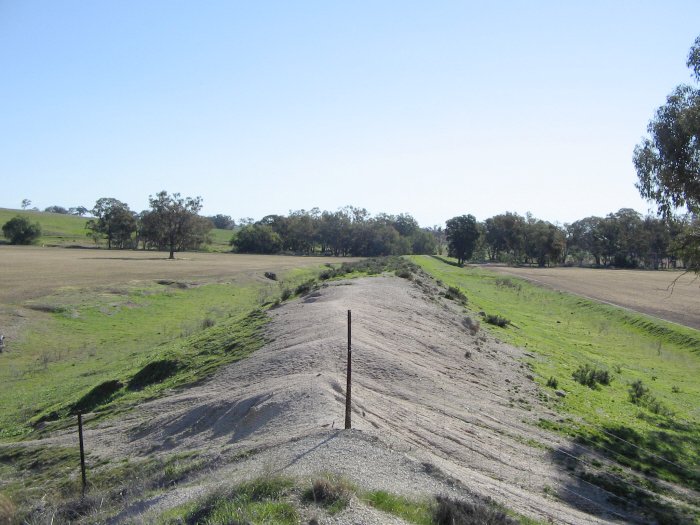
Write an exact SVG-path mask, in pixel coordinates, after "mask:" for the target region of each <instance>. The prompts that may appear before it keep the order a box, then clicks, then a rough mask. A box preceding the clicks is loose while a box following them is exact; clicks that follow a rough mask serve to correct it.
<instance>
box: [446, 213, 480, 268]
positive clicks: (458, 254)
mask: <svg viewBox="0 0 700 525" xmlns="http://www.w3.org/2000/svg"><path fill="white" fill-rule="evenodd" d="M445 224H446V226H447V227H446V228H445V234H446V236H447V246H448V248H449V253H450V255H451V256H452V257H455V258H456V259H457V264H459V265H460V266H461V265H463V264H464V261H466V260H467V259H469V258H471V256H472V253H474V248H476V242H477V241H478V240H479V236H480V233H481V232H480V231H479V228H478V227H477V223H476V218H475V217H474V216H473V215H461V216H459V217H452V218H451V219H450V220H448V221H447V222H446V223H445Z"/></svg>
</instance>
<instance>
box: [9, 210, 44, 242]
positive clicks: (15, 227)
mask: <svg viewBox="0 0 700 525" xmlns="http://www.w3.org/2000/svg"><path fill="white" fill-rule="evenodd" d="M2 233H3V235H4V236H5V238H6V239H9V240H10V243H11V244H31V243H33V242H34V241H36V240H37V239H38V238H39V236H40V235H41V226H40V225H39V223H38V222H34V223H32V222H30V221H29V219H27V218H26V217H22V216H21V215H17V216H16V217H13V218H12V219H10V220H9V221H7V222H6V223H5V224H3V226H2Z"/></svg>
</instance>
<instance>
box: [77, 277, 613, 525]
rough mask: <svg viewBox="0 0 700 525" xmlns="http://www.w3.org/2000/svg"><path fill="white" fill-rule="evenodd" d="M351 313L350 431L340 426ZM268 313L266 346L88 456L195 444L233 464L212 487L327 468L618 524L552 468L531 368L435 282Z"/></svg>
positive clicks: (155, 405)
mask: <svg viewBox="0 0 700 525" xmlns="http://www.w3.org/2000/svg"><path fill="white" fill-rule="evenodd" d="M347 310H352V320H353V323H352V328H353V431H350V432H348V431H344V430H338V429H339V427H342V425H343V421H344V406H345V398H344V384H345V356H346V348H347V346H346V345H347V343H346V334H347V327H346V320H347ZM270 315H271V316H272V323H271V324H270V328H269V331H268V337H269V343H268V344H267V345H266V346H265V347H263V348H262V349H260V350H258V351H257V352H256V353H255V354H253V355H252V356H251V357H250V358H248V359H246V360H244V361H241V362H239V363H236V364H234V365H231V366H229V367H227V368H225V369H223V370H221V371H220V372H219V373H218V374H217V375H216V376H215V377H214V378H213V379H212V380H210V381H208V382H206V383H205V384H202V385H200V386H197V387H195V388H191V389H188V390H186V391H183V392H180V393H176V394H174V395H172V396H169V397H167V398H164V399H160V400H157V401H153V402H150V403H148V404H146V405H145V406H143V407H142V408H141V409H140V410H139V411H138V413H136V412H135V413H133V414H131V415H130V416H128V418H127V419H125V420H122V421H121V422H119V423H118V424H117V426H110V427H109V428H98V429H95V430H92V431H90V432H88V435H87V436H86V441H87V442H88V443H90V447H91V450H93V451H97V452H98V454H99V455H105V456H111V457H120V456H127V455H132V456H133V455H134V454H142V455H146V454H152V453H158V452H161V451H166V450H168V451H171V450H173V449H179V450H201V451H206V452H207V453H217V454H221V455H222V458H228V459H227V460H222V462H221V467H220V468H217V469H215V470H214V472H210V473H208V474H207V476H206V478H204V477H203V478H202V482H201V483H202V484H205V485H207V486H208V485H212V484H216V483H218V482H223V481H224V480H225V481H227V482H231V481H232V480H235V479H248V478H250V477H255V476H256V475H260V474H261V473H267V472H279V473H285V474H293V475H302V476H305V475H313V474H314V473H319V472H323V471H330V472H334V473H338V474H341V475H343V476H346V477H348V478H349V479H350V480H351V481H354V482H356V483H357V484H358V485H360V486H361V487H363V488H368V489H371V488H373V489H385V490H389V491H391V492H395V493H399V494H406V495H412V496H416V495H420V496H430V495H434V494H437V493H442V494H450V495H455V496H460V495H462V496H464V495H467V494H468V493H469V492H470V491H471V492H475V493H478V494H480V495H483V496H488V497H491V498H493V499H494V500H496V501H497V502H499V503H502V504H503V505H505V506H507V507H508V508H512V509H514V510H516V511H518V512H521V513H523V514H526V515H528V516H532V517H536V518H538V519H542V520H553V521H554V522H557V523H601V522H608V521H609V520H613V521H614V518H615V517H617V518H620V519H622V518H621V516H620V512H621V511H619V510H618V509H614V508H613V507H609V505H608V503H606V500H607V497H606V496H607V495H606V494H605V493H603V491H600V490H599V489H596V488H594V487H592V486H586V485H584V484H583V483H582V482H581V480H578V479H575V478H574V477H572V476H571V474H569V473H568V472H567V471H566V470H564V469H562V468H560V467H558V466H557V465H556V464H555V463H554V462H553V459H552V453H553V451H554V450H562V449H566V450H573V449H575V447H574V446H573V445H572V444H570V443H566V442H565V441H564V440H563V439H562V438H561V437H560V436H553V435H551V434H548V433H547V432H545V431H544V430H541V429H539V428H538V427H537V426H536V425H535V424H536V422H537V421H538V419H539V418H540V417H554V415H553V414H552V413H551V412H549V411H548V409H547V408H546V406H544V405H543V404H541V402H540V401H539V397H538V396H539V395H540V394H539V392H538V389H537V387H536V385H535V383H534V382H533V381H532V377H531V376H529V374H530V370H529V367H528V366H527V364H526V361H527V360H528V359H531V358H532V356H530V357H528V356H525V355H524V354H523V352H522V351H521V350H518V349H515V348H513V347H510V346H507V345H504V344H501V343H500V342H498V341H497V340H495V339H494V338H493V337H492V336H490V335H487V334H485V333H484V332H483V331H476V332H475V333H472V332H473V328H474V324H473V323H465V322H464V317H465V315H464V313H463V311H462V309H461V307H460V306H459V305H457V304H456V303H455V302H453V301H447V300H445V299H444V298H442V297H440V296H439V295H438V294H437V289H435V288H434V286H433V285H430V284H427V283H423V284H417V283H414V282H411V281H407V280H404V279H398V278H392V277H380V278H366V279H357V280H352V281H344V282H336V283H332V284H330V285H328V286H326V287H324V288H322V289H321V290H319V291H318V292H316V293H313V294H311V295H309V296H307V297H306V298H304V299H301V300H298V301H294V302H291V303H289V304H285V305H283V306H282V307H279V308H277V309H274V310H272V311H271V312H270ZM110 424H113V423H110ZM234 457H235V458H236V459H235V460H232V459H231V458H234ZM202 490H203V488H202V485H201V484H200V485H199V486H197V485H195V486H194V487H193V486H189V487H183V488H178V489H176V490H173V491H171V492H170V493H168V494H167V495H166V496H165V497H163V498H159V499H158V500H157V501H154V502H153V504H152V505H145V506H144V505H143V502H141V504H140V505H139V513H141V512H142V511H143V510H144V508H145V510H146V511H148V508H149V507H150V508H151V511H154V510H160V509H162V508H167V507H169V506H172V505H175V504H178V503H181V502H183V501H185V500H187V499H188V498H190V497H193V496H196V495H198V494H200V493H201V491H202ZM613 509H614V510H613ZM131 518H133V515H129V519H131Z"/></svg>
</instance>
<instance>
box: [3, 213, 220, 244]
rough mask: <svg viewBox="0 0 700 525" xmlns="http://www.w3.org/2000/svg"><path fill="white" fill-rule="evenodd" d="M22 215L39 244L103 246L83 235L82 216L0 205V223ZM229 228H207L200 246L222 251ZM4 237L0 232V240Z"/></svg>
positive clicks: (83, 222)
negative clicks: (35, 227)
mask: <svg viewBox="0 0 700 525" xmlns="http://www.w3.org/2000/svg"><path fill="white" fill-rule="evenodd" d="M17 215H23V216H25V217H27V218H28V219H29V220H30V221H32V222H38V223H39V225H40V226H41V237H39V239H38V240H37V241H36V243H35V244H38V245H39V246H41V245H44V246H82V247H86V248H95V247H101V246H102V247H104V246H106V245H107V243H106V242H104V241H101V243H100V244H98V245H95V243H94V242H93V241H92V239H91V238H89V237H88V236H87V233H88V230H87V229H85V223H87V221H88V219H87V218H86V217H77V216H75V215H65V214H61V213H45V212H43V211H31V210H12V209H7V208H0V227H1V226H2V225H3V224H5V223H6V222H7V221H9V220H10V219H12V218H13V217H16V216H17ZM232 235H233V232H232V231H231V230H219V229H213V230H211V232H210V238H211V243H210V244H208V245H206V246H204V249H205V250H207V251H214V252H225V251H230V250H231V246H230V244H229V242H230V241H231V236H232ZM4 240H5V239H4V238H3V237H2V232H0V242H2V241H4Z"/></svg>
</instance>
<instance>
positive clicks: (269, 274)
mask: <svg viewBox="0 0 700 525" xmlns="http://www.w3.org/2000/svg"><path fill="white" fill-rule="evenodd" d="M265 277H267V278H268V279H270V280H272V281H276V280H277V274H276V273H275V272H265Z"/></svg>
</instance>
